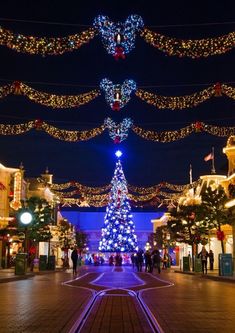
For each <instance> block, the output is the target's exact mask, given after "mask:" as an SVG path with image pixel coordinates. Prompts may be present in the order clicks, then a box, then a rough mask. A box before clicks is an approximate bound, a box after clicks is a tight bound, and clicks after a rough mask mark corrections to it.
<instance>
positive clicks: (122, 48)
mask: <svg viewBox="0 0 235 333" xmlns="http://www.w3.org/2000/svg"><path fill="white" fill-rule="evenodd" d="M137 33H139V34H140V36H141V37H142V38H143V39H144V40H145V41H146V42H147V43H149V44H150V45H152V46H153V47H155V48H157V49H158V50H159V51H162V52H164V53H166V54H168V55H170V56H178V57H190V58H193V59H194V58H201V57H209V56H213V55H220V54H224V53H227V52H229V51H230V50H232V49H233V48H234V46H235V32H230V33H228V34H226V35H223V36H219V37H215V38H203V39H179V38H173V37H168V36H165V35H162V34H160V33H157V32H154V31H151V30H150V29H148V28H145V27H144V23H143V19H142V18H141V17H140V16H139V15H130V16H128V18H127V19H126V21H125V23H122V22H118V23H114V22H112V21H110V19H109V18H108V17H107V16H103V15H99V16H97V17H96V18H95V19H94V22H93V27H91V28H89V29H88V30H85V31H82V32H81V33H78V34H74V35H69V36H66V37H57V38H56V37H54V38H53V37H35V36H25V35H22V34H20V33H13V32H11V31H10V30H7V29H5V28H3V27H0V45H4V46H6V47H8V48H10V49H12V50H15V51H17V52H21V53H29V54H39V55H42V56H46V55H61V54H64V53H65V52H71V51H74V50H77V49H79V48H80V47H81V46H82V45H83V44H85V43H88V42H90V41H91V40H92V39H93V38H94V37H95V36H96V35H98V34H99V35H100V36H101V38H102V41H103V44H104V47H105V48H106V50H107V52H108V54H111V55H113V56H114V58H115V59H116V60H118V59H125V57H126V54H128V53H129V52H130V51H131V50H132V49H133V48H134V46H135V39H136V35H137Z"/></svg>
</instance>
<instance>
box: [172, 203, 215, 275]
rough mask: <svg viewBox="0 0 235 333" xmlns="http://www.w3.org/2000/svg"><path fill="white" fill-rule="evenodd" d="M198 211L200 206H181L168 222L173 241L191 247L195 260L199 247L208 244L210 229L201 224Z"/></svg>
mask: <svg viewBox="0 0 235 333" xmlns="http://www.w3.org/2000/svg"><path fill="white" fill-rule="evenodd" d="M198 210H199V205H188V206H184V205H179V206H178V207H177V208H174V209H172V210H171V211H170V213H171V218H170V219H169V221H168V222H167V226H168V228H169V230H171V237H172V240H175V241H176V242H179V243H186V244H189V245H191V247H192V256H193V258H194V257H195V255H196V254H197V245H198V244H199V243H201V244H203V245H205V244H206V243H207V242H208V228H207V227H206V226H205V225H204V224H203V223H201V220H200V216H199V215H198ZM193 270H194V261H193Z"/></svg>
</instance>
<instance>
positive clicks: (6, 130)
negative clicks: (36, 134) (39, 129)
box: [0, 121, 34, 135]
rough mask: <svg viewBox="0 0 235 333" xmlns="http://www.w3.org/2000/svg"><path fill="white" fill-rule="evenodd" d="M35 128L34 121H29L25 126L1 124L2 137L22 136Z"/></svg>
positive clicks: (0, 132)
mask: <svg viewBox="0 0 235 333" xmlns="http://www.w3.org/2000/svg"><path fill="white" fill-rule="evenodd" d="M32 128H34V121H29V122H27V123H24V124H17V125H11V124H9V125H8V124H7V125H6V124H0V135H20V134H24V133H26V132H28V131H30V130H31V129H32Z"/></svg>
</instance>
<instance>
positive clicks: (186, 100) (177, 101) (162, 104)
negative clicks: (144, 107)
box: [135, 85, 235, 110]
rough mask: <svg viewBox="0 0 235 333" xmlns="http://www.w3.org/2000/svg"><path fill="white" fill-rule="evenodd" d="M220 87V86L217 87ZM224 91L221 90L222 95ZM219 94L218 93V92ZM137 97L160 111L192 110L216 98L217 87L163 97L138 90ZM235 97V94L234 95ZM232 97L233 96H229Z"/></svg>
mask: <svg viewBox="0 0 235 333" xmlns="http://www.w3.org/2000/svg"><path fill="white" fill-rule="evenodd" d="M216 87H218V85H217V86H216ZM234 90H235V89H234ZM222 92H223V90H221V95H222ZM217 93H218V92H217ZM135 94H136V96H137V97H139V98H140V99H142V100H143V101H145V102H146V103H148V104H151V105H153V106H155V107H157V108H158V109H171V110H176V109H181V110H182V109H186V108H192V107H195V106H197V105H199V104H200V103H203V102H205V101H206V100H208V99H209V98H211V97H213V96H215V86H211V87H208V88H207V89H204V90H202V91H200V92H197V93H194V94H191V95H186V96H173V97H172V96H161V95H155V94H153V93H150V92H147V91H144V90H142V89H138V90H137V91H136V93H135ZM234 96H235V94H234ZM229 97H231V96H229Z"/></svg>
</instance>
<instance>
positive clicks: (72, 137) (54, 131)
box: [0, 119, 105, 142]
mask: <svg viewBox="0 0 235 333" xmlns="http://www.w3.org/2000/svg"><path fill="white" fill-rule="evenodd" d="M33 128H34V129H36V130H42V131H44V132H46V133H47V134H49V135H50V136H52V137H54V138H55V139H59V140H63V141H68V142H78V141H86V140H90V139H92V138H94V137H95V136H97V135H100V134H101V133H102V132H103V131H104V130H105V126H104V125H101V126H100V127H97V128H93V129H91V130H90V131H67V130H62V129H59V128H57V127H54V126H52V125H49V124H47V123H46V122H44V121H42V120H40V119H37V120H35V121H29V122H28V123H25V124H18V125H5V124H0V135H19V134H24V133H26V132H28V131H29V130H31V129H33Z"/></svg>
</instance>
